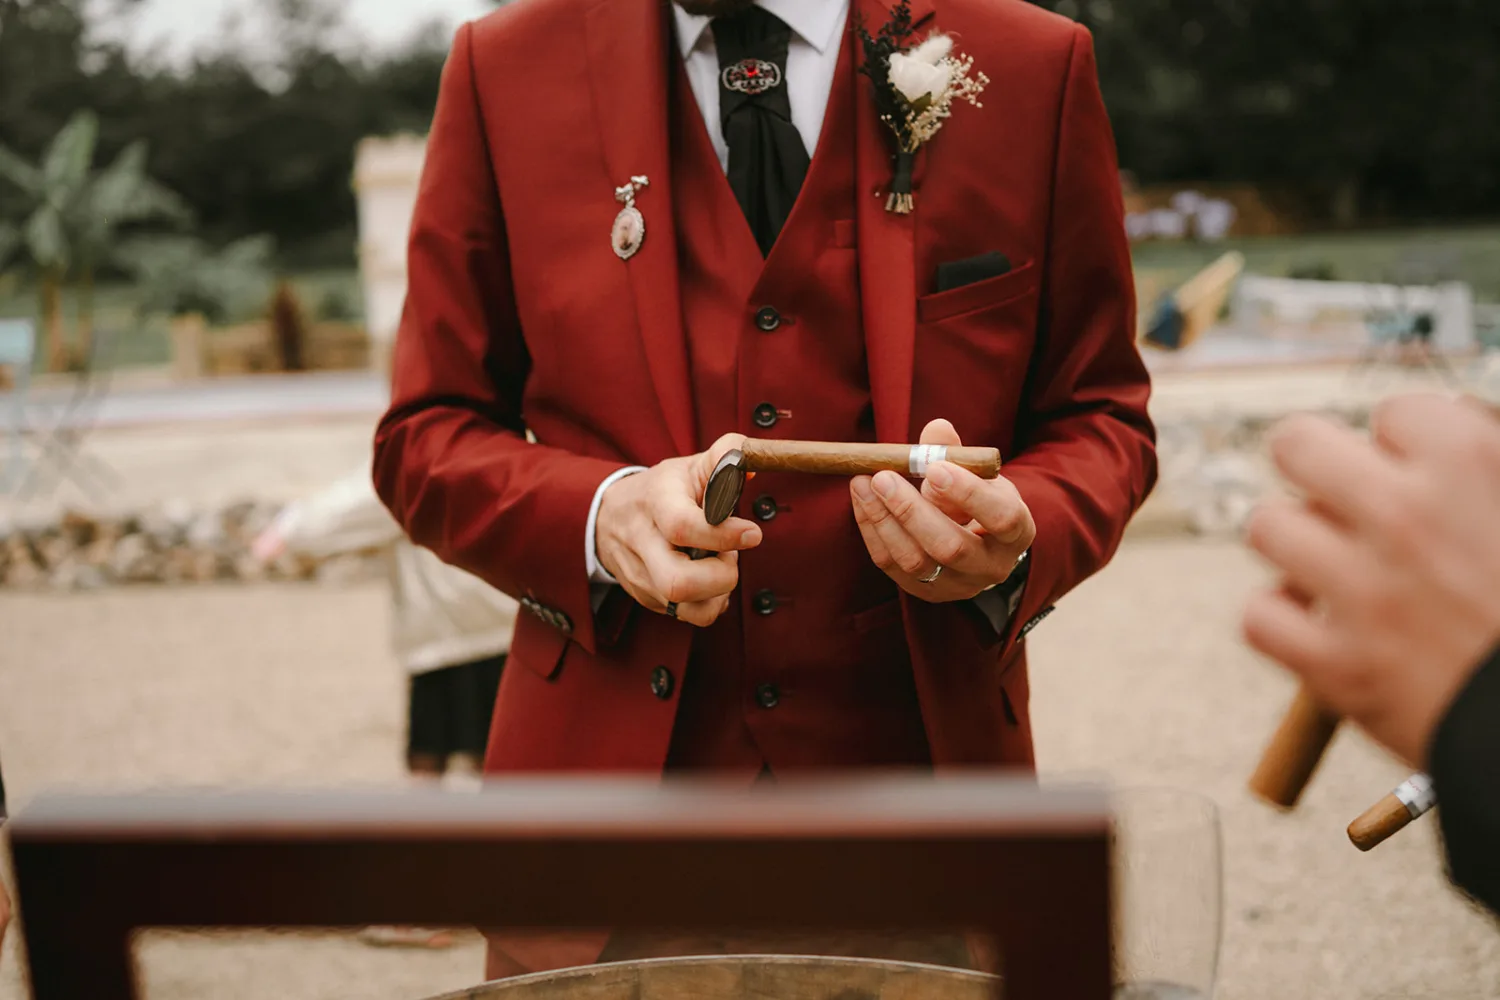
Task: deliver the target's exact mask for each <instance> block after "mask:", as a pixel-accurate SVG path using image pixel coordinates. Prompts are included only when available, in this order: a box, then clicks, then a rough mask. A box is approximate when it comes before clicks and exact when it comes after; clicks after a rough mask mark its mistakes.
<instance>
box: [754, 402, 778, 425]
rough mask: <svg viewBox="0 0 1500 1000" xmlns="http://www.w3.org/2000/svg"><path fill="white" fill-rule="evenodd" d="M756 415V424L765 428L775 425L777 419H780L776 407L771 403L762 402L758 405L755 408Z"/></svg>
mask: <svg viewBox="0 0 1500 1000" xmlns="http://www.w3.org/2000/svg"><path fill="white" fill-rule="evenodd" d="M754 417H755V426H757V427H765V428H771V427H775V426H776V421H777V420H778V419H780V418H779V417H777V416H776V407H775V406H772V405H771V404H770V403H761V404H760V405H759V406H757V407H756V408H755V413H754Z"/></svg>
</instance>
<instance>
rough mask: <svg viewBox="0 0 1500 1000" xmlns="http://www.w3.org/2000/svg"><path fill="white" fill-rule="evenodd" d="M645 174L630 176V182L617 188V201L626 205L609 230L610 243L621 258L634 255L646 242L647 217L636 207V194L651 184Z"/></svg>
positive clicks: (626, 258)
mask: <svg viewBox="0 0 1500 1000" xmlns="http://www.w3.org/2000/svg"><path fill="white" fill-rule="evenodd" d="M650 183H651V182H650V181H649V180H648V179H647V178H646V177H645V175H644V174H643V175H640V176H637V177H632V178H630V183H629V184H622V185H620V186H619V187H617V188H615V201H618V202H621V203H623V204H624V205H625V207H624V208H622V209H620V214H619V215H617V216H615V224H614V225H613V226H612V227H610V230H609V244H610V246H612V247H614V250H615V256H616V257H619V258H620V259H621V260H629V259H630V258H632V257H634V256H635V254H636V251H637V250H639V249H640V248H641V244H642V243H644V242H646V217H645V216H643V215H641V210H640V209H638V208H636V207H635V196H636V192H638V191H639V190H640V189H641V188H643V187H647V186H648V185H650Z"/></svg>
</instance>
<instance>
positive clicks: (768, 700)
mask: <svg viewBox="0 0 1500 1000" xmlns="http://www.w3.org/2000/svg"><path fill="white" fill-rule="evenodd" d="M755 702H756V704H758V705H759V706H760V707H761V708H775V707H776V706H777V705H780V704H781V692H780V691H778V690H776V685H775V684H762V685H761V686H760V687H758V688H756V689H755Z"/></svg>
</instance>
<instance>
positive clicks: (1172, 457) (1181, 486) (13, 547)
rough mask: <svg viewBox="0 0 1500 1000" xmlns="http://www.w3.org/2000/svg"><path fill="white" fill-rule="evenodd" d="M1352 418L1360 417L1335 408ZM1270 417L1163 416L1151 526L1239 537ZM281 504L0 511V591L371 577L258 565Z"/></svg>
mask: <svg viewBox="0 0 1500 1000" xmlns="http://www.w3.org/2000/svg"><path fill="white" fill-rule="evenodd" d="M1337 416H1338V417H1340V418H1342V419H1343V420H1345V421H1348V422H1350V423H1353V424H1354V425H1355V426H1360V425H1362V424H1364V423H1365V421H1366V417H1367V414H1365V413H1362V412H1354V413H1340V414H1337ZM1274 422H1275V420H1274V419H1273V418H1271V417H1251V416H1243V415H1241V416H1234V415H1224V416H1222V417H1195V418H1193V419H1178V420H1173V421H1166V422H1162V423H1161V424H1160V426H1158V428H1157V432H1158V449H1157V450H1158V456H1159V461H1160V470H1161V474H1160V479H1159V483H1158V486H1157V489H1156V492H1155V494H1154V495H1153V496H1152V498H1151V501H1150V503H1149V504H1148V508H1147V511H1143V512H1142V518H1141V519H1140V520H1143V521H1152V522H1153V523H1154V524H1155V526H1156V527H1157V529H1158V530H1162V529H1165V530H1168V531H1174V532H1180V531H1187V532H1190V533H1193V534H1198V535H1207V536H1225V535H1234V534H1237V533H1238V532H1239V531H1240V529H1241V528H1243V527H1244V524H1245V520H1246V518H1247V517H1248V516H1249V514H1250V512H1251V510H1253V509H1254V507H1255V504H1256V503H1257V502H1259V500H1260V499H1261V498H1262V497H1263V496H1265V495H1266V494H1267V493H1268V492H1269V491H1270V490H1272V489H1274V488H1275V475H1274V473H1273V471H1272V469H1271V465H1270V462H1269V461H1268V460H1267V458H1266V456H1265V436H1266V432H1267V431H1268V430H1269V429H1270V428H1271V426H1272V425H1273V424H1274ZM279 510H280V505H279V504H276V503H270V502H265V501H254V500H246V501H243V502H239V503H234V504H230V505H228V506H224V507H220V508H214V509H206V510H198V509H193V508H191V507H189V506H187V505H185V504H173V503H167V504H162V505H160V506H157V507H154V508H151V509H149V510H144V511H140V512H137V513H133V514H125V515H119V516H102V515H101V516H91V515H86V514H81V513H78V512H76V511H70V512H66V513H63V514H61V515H58V516H56V517H53V518H50V519H47V520H44V521H36V522H29V523H22V522H9V523H8V522H7V521H6V520H5V519H4V515H3V514H0V588H5V587H11V588H50V589H56V590H86V589H91V588H97V587H106V586H117V585H128V584H193V583H211V582H238V583H245V582H256V581H266V580H318V581H321V582H325V583H328V584H330V585H338V584H343V583H351V582H361V581H364V580H368V579H374V578H379V577H380V576H381V574H382V573H383V571H384V568H383V566H382V563H381V559H380V556H379V554H378V553H366V554H361V555H356V556H342V557H336V558H333V559H328V560H322V561H309V560H305V559H299V558H296V557H292V556H283V557H282V558H281V559H279V560H278V561H277V562H276V563H275V564H273V565H270V566H263V565H261V564H260V563H259V562H258V561H257V560H256V559H254V558H253V557H252V556H251V555H250V546H251V543H252V542H253V541H254V540H255V537H256V535H258V534H259V533H260V531H261V530H262V529H263V528H265V527H266V526H267V525H268V524H270V523H271V521H272V520H273V519H274V518H275V517H276V515H277V513H278V512H279Z"/></svg>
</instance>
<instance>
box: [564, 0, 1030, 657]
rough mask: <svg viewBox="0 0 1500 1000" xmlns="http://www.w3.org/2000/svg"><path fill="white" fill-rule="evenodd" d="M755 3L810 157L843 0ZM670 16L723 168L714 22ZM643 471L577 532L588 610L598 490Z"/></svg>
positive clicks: (1004, 614)
mask: <svg viewBox="0 0 1500 1000" xmlns="http://www.w3.org/2000/svg"><path fill="white" fill-rule="evenodd" d="M756 3H757V5H758V6H761V7H764V8H765V9H766V10H768V11H770V12H771V13H772V14H775V15H776V16H777V17H779V18H781V20H782V21H784V22H786V25H787V27H789V28H791V29H792V38H791V41H790V42H789V43H788V45H787V52H786V67H785V71H786V87H787V96H788V98H789V99H790V103H791V106H792V124H793V125H795V126H796V127H797V131H798V132H799V133H801V135H802V142H803V144H804V145H805V146H807V155H808V156H812V155H813V152H814V150H816V149H817V146H818V136H819V135H820V134H821V133H822V131H823V115H824V112H825V111H826V110H827V108H828V95H829V94H830V93H831V92H832V91H833V77H834V74H835V73H836V72H837V71H838V62H839V48H840V41H841V38H840V35H841V33H842V32H841V30H840V29H842V28H843V26H844V24H845V23H846V22H847V21H848V17H849V0H756ZM672 21H673V27H674V28H675V29H676V34H677V49H678V51H679V52H681V53H682V60H683V64H684V66H685V67H686V69H687V77H688V83H689V84H691V85H692V88H693V97H694V98H696V99H697V101H698V110H699V111H700V112H701V113H702V114H703V124H704V125H705V126H707V128H708V137H709V139H711V140H712V141H713V145H714V152H716V153H718V154H719V166H720V167H721V168H722V169H724V170H725V171H728V170H729V145H728V144H727V143H726V142H725V141H724V129H723V126H722V124H721V123H720V121H719V54H718V51H717V50H716V49H715V47H714V33H713V19H712V18H709V17H705V16H703V15H696V14H689V13H687V12H686V11H684V10H683V9H682V8H681V7H679V6H677V5H676V4H672ZM644 471H645V468H644V467H642V466H632V467H630V468H626V469H621V470H619V471H618V472H616V473H614V474H613V475H611V476H610V477H609V478H608V479H606V480H604V482H602V483H600V484H599V489H598V490H597V491H596V492H595V493H594V502H593V504H592V505H591V506H590V507H589V517H588V523H587V525H585V527H584V535H583V537H584V545H585V547H586V548H587V551H586V552H585V553H584V558H585V560H586V565H587V566H588V573H589V580H590V581H592V582H593V583H594V584H596V585H597V586H596V587H595V588H594V594H593V597H594V607H595V609H597V608H598V607H599V605H600V604H601V603H602V602H603V600H604V597H605V595H606V594H607V593H608V590H609V588H608V586H607V585H609V584H613V583H615V582H616V581H615V578H614V577H613V576H612V575H611V574H610V572H609V571H608V570H607V569H605V568H604V567H603V566H601V565H600V564H599V557H598V555H597V554H596V553H595V551H594V531H595V528H596V526H597V524H598V521H599V503H600V501H601V500H602V499H603V497H604V491H605V490H607V489H609V488H610V487H611V486H613V485H614V484H615V483H616V482H618V481H619V480H620V479H622V478H624V477H625V476H629V475H633V474H635V473H637V472H644ZM974 603H975V605H976V606H977V607H978V608H979V610H980V611H981V612H983V614H984V616H985V617H986V618H988V619H989V621H990V624H991V625H993V626H994V628H995V631H996V632H997V633H1001V634H1003V633H1004V632H1005V629H1006V626H1007V625H1008V624H1009V622H1010V618H1011V614H1012V611H1011V608H1010V607H1009V606H1008V604H1007V602H1006V600H1005V599H1004V597H1003V596H1002V595H1001V593H1000V592H999V591H998V590H993V589H992V590H989V591H986V592H985V593H982V594H980V595H979V596H978V597H976V598H974Z"/></svg>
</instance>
